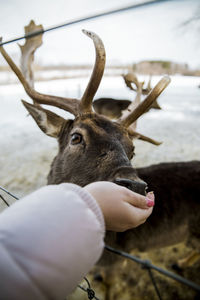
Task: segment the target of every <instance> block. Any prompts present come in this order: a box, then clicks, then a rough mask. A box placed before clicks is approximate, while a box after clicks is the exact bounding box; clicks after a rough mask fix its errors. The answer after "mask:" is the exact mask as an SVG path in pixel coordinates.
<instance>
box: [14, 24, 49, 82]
mask: <svg viewBox="0 0 200 300" xmlns="http://www.w3.org/2000/svg"><path fill="white" fill-rule="evenodd" d="M24 30H25V35H27V34H28V33H30V32H34V31H39V30H40V31H42V30H43V26H42V25H36V24H35V22H34V21H33V20H31V21H30V23H29V24H28V26H25V27H24ZM41 45H42V34H40V35H37V36H35V37H32V38H31V39H28V38H26V41H25V43H24V45H19V47H20V50H21V63H20V67H21V70H22V74H23V75H24V77H25V78H26V80H27V81H28V83H29V84H30V86H31V87H34V74H33V61H34V53H35V51H36V50H37V48H39V47H40V46H41Z"/></svg>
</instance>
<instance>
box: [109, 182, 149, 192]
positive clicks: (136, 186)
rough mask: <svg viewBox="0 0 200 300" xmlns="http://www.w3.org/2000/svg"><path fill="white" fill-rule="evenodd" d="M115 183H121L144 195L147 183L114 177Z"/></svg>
mask: <svg viewBox="0 0 200 300" xmlns="http://www.w3.org/2000/svg"><path fill="white" fill-rule="evenodd" d="M114 182H115V183H116V184H119V185H122V186H124V187H126V188H128V189H129V190H131V191H133V192H136V193H138V194H141V195H146V190H147V184H146V182H144V181H136V180H131V179H126V178H116V179H115V180H114Z"/></svg>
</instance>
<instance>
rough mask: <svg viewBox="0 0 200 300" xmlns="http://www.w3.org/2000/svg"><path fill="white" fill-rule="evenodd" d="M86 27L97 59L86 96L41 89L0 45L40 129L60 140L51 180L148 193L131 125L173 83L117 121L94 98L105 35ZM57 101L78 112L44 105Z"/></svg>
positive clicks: (102, 63) (157, 88) (162, 82)
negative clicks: (53, 109) (100, 111)
mask: <svg viewBox="0 0 200 300" xmlns="http://www.w3.org/2000/svg"><path fill="white" fill-rule="evenodd" d="M83 32H84V33H85V34H86V35H87V36H88V37H90V38H91V39H92V40H93V43H94V46H95V49H96V61H95V66H94V68H93V72H92V75H91V78H90V81H89V83H88V86H87V88H86V90H85V92H84V94H83V96H82V98H81V99H80V100H79V99H75V98H62V97H57V96H51V95H45V94H41V93H38V92H37V91H36V90H35V89H34V88H33V87H32V86H31V85H30V84H29V82H28V81H27V80H26V78H25V77H24V76H23V74H22V72H21V71H20V69H19V68H18V67H17V66H16V65H15V63H14V62H13V61H12V59H11V58H10V56H9V55H8V54H7V53H6V51H5V50H4V48H3V47H2V46H1V47H0V51H1V53H2V55H3V57H4V58H5V59H6V61H7V62H8V64H9V66H10V67H11V69H12V70H13V71H14V72H15V74H16V75H17V77H18V79H19V80H20V82H21V83H22V85H23V87H24V89H25V91H26V93H27V94H28V95H29V96H30V97H31V98H32V99H33V101H34V104H30V103H27V102H25V101H22V102H23V104H24V106H25V107H26V109H27V110H28V111H29V113H30V114H31V116H32V117H33V119H34V120H35V122H36V123H37V125H38V126H39V128H40V129H41V130H42V131H43V132H44V133H45V134H47V135H49V136H51V137H54V138H56V139H57V141H58V145H59V150H58V154H57V156H56V157H55V158H54V160H53V163H52V165H51V170H50V173H49V175H48V184H59V183H61V182H72V183H76V184H78V185H80V186H84V185H86V184H88V183H90V182H93V181H97V180H108V181H113V182H116V183H118V184H120V185H124V186H127V187H128V188H130V189H132V190H134V191H136V192H138V193H141V194H144V193H145V190H146V183H145V182H143V181H142V180H140V179H139V178H138V176H137V174H136V171H135V169H134V168H133V167H132V165H131V159H132V157H133V155H134V146H133V138H134V137H136V136H137V133H135V132H134V131H133V130H132V129H131V128H130V125H131V124H132V123H134V122H135V121H136V120H137V119H138V118H139V117H140V116H141V115H142V114H143V113H144V112H145V111H146V110H147V109H148V107H149V106H150V105H151V104H152V103H153V102H154V100H155V99H156V98H157V97H158V96H159V95H160V93H161V92H162V91H163V90H164V89H165V88H166V86H167V85H168V84H169V82H170V79H169V78H168V77H164V78H163V79H161V80H160V82H159V83H158V84H157V85H156V86H155V88H154V89H152V91H151V92H150V94H149V95H148V96H147V97H146V99H145V100H144V101H143V102H142V103H140V104H139V105H138V106H137V107H135V108H134V109H133V110H131V111H130V108H128V109H127V113H126V114H124V115H123V116H122V117H121V118H119V119H117V120H116V121H114V122H113V121H111V120H109V119H108V118H106V117H104V116H102V115H99V114H97V113H95V112H94V111H93V108H92V100H93V98H94V95H95V93H96V91H97V89H98V87H99V84H100V82H101V78H102V76H103V72H104V67H105V49H104V45H103V43H102V41H101V39H100V38H99V37H98V36H97V35H96V34H95V33H92V32H89V31H85V30H83ZM41 104H43V105H51V106H56V107H58V108H60V109H63V110H65V111H68V112H70V113H72V114H73V115H74V117H75V118H74V119H68V120H66V119H64V118H62V117H61V116H59V115H57V114H55V113H53V112H51V111H49V110H46V109H44V108H43V107H42V106H41Z"/></svg>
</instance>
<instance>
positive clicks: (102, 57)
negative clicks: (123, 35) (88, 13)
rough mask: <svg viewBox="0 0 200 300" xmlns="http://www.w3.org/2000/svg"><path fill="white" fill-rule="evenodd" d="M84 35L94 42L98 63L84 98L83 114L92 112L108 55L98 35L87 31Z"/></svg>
mask: <svg viewBox="0 0 200 300" xmlns="http://www.w3.org/2000/svg"><path fill="white" fill-rule="evenodd" d="M83 33H85V34H86V35H87V36H89V37H90V38H91V39H92V40H93V42H94V46H95V50H96V61H95V66H94V69H93V72H92V75H91V78H90V81H89V83H88V86H87V88H86V90H85V92H84V94H83V96H82V99H81V103H80V109H81V111H82V112H92V100H93V98H94V96H95V94H96V91H97V89H98V87H99V84H100V82H101V78H102V76H103V73H104V68H105V61H106V54H105V49H104V45H103V42H102V41H101V39H100V38H99V37H98V35H96V34H95V33H94V32H90V31H86V30H83Z"/></svg>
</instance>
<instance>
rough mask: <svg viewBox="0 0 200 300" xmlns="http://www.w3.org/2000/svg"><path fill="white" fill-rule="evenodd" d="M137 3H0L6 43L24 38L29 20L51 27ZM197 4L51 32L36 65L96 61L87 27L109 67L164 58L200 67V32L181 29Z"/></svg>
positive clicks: (11, 48) (0, 31)
mask: <svg viewBox="0 0 200 300" xmlns="http://www.w3.org/2000/svg"><path fill="white" fill-rule="evenodd" d="M135 2H138V1H135V0H132V1H131V0H109V1H108V0H0V35H1V36H3V40H4V41H5V40H8V39H11V38H14V37H16V36H21V35H23V34H24V31H23V27H24V26H25V25H27V24H28V23H29V21H30V20H31V19H34V20H35V22H36V23H37V24H43V26H44V28H47V27H50V26H53V25H57V24H61V23H65V22H68V21H70V20H73V19H77V18H79V17H84V16H86V15H90V14H95V13H99V12H102V11H106V10H110V9H112V8H114V9H115V8H118V7H121V6H126V5H130V4H133V3H135ZM199 5H200V1H199V0H174V1H169V2H165V3H159V4H156V5H153V6H152V7H149V6H147V7H143V8H138V9H135V10H131V11H126V12H123V13H120V14H114V15H110V16H107V17H103V18H98V19H95V20H92V21H87V22H83V23H81V24H78V25H74V26H70V27H65V28H63V29H59V30H56V31H52V32H49V33H47V34H45V36H44V39H43V41H44V44H43V46H42V47H41V48H40V49H38V51H37V61H38V62H40V63H43V64H48V63H51V64H57V63H59V64H62V63H65V64H74V63H77V64H79V63H81V64H85V63H93V61H94V49H93V45H92V42H91V40H90V39H89V38H88V37H86V36H85V35H84V34H83V33H82V32H81V29H83V28H84V29H87V30H91V31H94V32H96V33H97V34H98V35H99V36H100V37H101V39H102V40H103V42H104V45H105V48H106V54H107V63H111V62H115V63H132V62H138V61H141V60H145V59H155V60H160V59H162V60H172V61H175V62H182V63H188V64H189V65H190V66H191V67H193V68H196V67H200V41H199V32H198V30H197V28H196V27H195V25H194V26H190V27H180V24H181V23H183V22H184V21H185V20H187V19H188V18H190V17H192V16H193V15H194V14H195V13H196V12H197V10H198V9H199ZM22 43H23V41H21V44H22ZM5 48H6V50H7V51H8V52H9V53H11V54H14V55H16V53H18V54H19V50H18V46H17V44H14V45H6V46H5ZM2 64H3V59H2V58H0V65H2Z"/></svg>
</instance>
